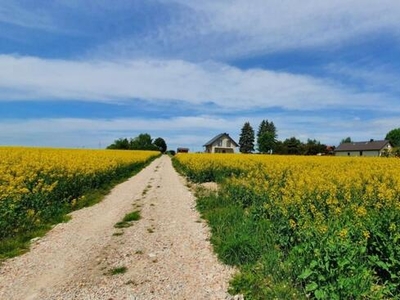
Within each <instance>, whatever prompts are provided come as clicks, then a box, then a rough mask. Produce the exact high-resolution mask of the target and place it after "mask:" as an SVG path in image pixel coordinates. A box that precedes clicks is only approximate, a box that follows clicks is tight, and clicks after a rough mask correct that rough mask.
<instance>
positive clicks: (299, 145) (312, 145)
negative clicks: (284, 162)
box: [239, 120, 400, 155]
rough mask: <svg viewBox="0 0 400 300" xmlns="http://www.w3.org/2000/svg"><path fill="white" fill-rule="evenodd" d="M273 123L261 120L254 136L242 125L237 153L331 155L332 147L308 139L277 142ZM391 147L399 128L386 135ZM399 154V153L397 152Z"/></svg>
mask: <svg viewBox="0 0 400 300" xmlns="http://www.w3.org/2000/svg"><path fill="white" fill-rule="evenodd" d="M277 138H278V135H277V130H276V127H275V124H274V122H272V121H271V122H269V121H268V120H262V121H261V123H260V125H259V126H258V130H257V134H255V132H254V129H253V127H252V126H251V124H250V122H246V123H244V125H243V127H242V130H241V133H240V138H239V151H240V152H242V153H252V152H254V151H255V150H257V151H258V152H260V153H276V154H295V155H296V154H297V155H316V154H318V153H323V154H333V150H334V147H328V146H327V145H325V144H321V143H320V142H319V141H317V140H315V139H308V140H307V142H306V143H303V142H301V141H300V140H299V139H297V138H295V137H291V138H287V139H286V140H284V141H279V140H278V139H277ZM385 139H386V140H389V141H390V143H391V144H392V146H393V147H400V128H396V129H393V130H391V131H389V132H388V133H387V134H386V137H385ZM351 142H352V140H351V138H350V137H347V138H344V139H342V140H341V142H340V143H341V144H342V143H351ZM399 152H400V151H399Z"/></svg>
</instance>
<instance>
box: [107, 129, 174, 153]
mask: <svg viewBox="0 0 400 300" xmlns="http://www.w3.org/2000/svg"><path fill="white" fill-rule="evenodd" d="M107 149H119V150H154V151H161V152H162V153H164V152H165V151H167V144H166V142H165V140H164V139H163V138H161V137H159V138H156V139H155V140H154V141H153V139H152V138H151V135H150V134H148V133H141V134H139V135H138V136H137V137H135V138H131V139H129V140H128V139H127V138H120V139H118V140H115V141H114V143H112V144H111V145H109V146H108V147H107Z"/></svg>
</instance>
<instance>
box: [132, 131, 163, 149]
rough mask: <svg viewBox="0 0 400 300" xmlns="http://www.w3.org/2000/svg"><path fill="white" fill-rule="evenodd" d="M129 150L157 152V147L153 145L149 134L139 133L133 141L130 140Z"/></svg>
mask: <svg viewBox="0 0 400 300" xmlns="http://www.w3.org/2000/svg"><path fill="white" fill-rule="evenodd" d="M130 149H132V150H159V149H158V147H157V146H155V145H154V144H153V140H152V139H151V136H150V134H148V133H141V134H139V135H138V136H137V137H135V138H134V139H131V142H130Z"/></svg>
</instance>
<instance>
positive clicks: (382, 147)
mask: <svg viewBox="0 0 400 300" xmlns="http://www.w3.org/2000/svg"><path fill="white" fill-rule="evenodd" d="M391 149H392V145H391V144H390V142H389V141H387V140H381V141H374V140H370V141H368V142H351V143H343V144H340V145H339V146H338V147H337V148H336V149H335V155H336V156H382V154H384V153H385V152H388V151H391Z"/></svg>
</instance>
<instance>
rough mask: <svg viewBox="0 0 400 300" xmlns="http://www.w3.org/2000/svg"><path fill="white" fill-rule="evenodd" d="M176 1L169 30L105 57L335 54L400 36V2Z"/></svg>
mask: <svg viewBox="0 0 400 300" xmlns="http://www.w3.org/2000/svg"><path fill="white" fill-rule="evenodd" d="M161 2H163V3H171V1H161ZM172 2H175V3H179V4H180V5H181V6H180V7H177V8H178V9H177V10H176V13H175V14H174V15H173V17H172V18H171V21H170V23H169V24H168V26H163V27H161V28H154V30H153V31H149V32H147V33H146V34H143V35H141V36H140V37H138V36H133V37H127V38H123V39H120V40H115V41H112V42H111V43H110V44H108V46H106V47H105V46H101V47H100V48H99V52H100V53H103V54H105V55H106V54H109V52H111V53H114V52H116V53H119V54H123V55H127V56H129V55H132V56H158V57H160V56H161V57H163V56H164V57H175V58H177V57H180V58H185V59H204V58H213V59H232V58H238V57H246V56H252V55H261V54H268V53H274V52H278V51H289V50H293V49H297V50H298V49H299V48H305V49H307V48H310V47H322V48H326V47H329V48H330V49H331V48H332V47H341V46H343V43H357V42H359V41H360V40H361V41H363V40H364V41H365V40H368V38H369V36H370V35H371V34H374V35H375V34H376V33H377V32H380V33H382V34H389V35H392V36H393V38H396V39H398V38H399V37H400V34H399V33H400V24H399V22H398V16H399V15H400V3H399V2H397V1H393V0H383V1H379V2H377V1H374V0H364V1H360V0H350V1H348V0H347V1H346V0H340V1H318V0H306V1H291V0H283V1H282V0H268V1H265V0H255V1H250V2H249V1H244V0H233V1H208V0H206V1H191V0H189V1H186V0H177V1H172ZM181 12H185V13H181Z"/></svg>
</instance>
